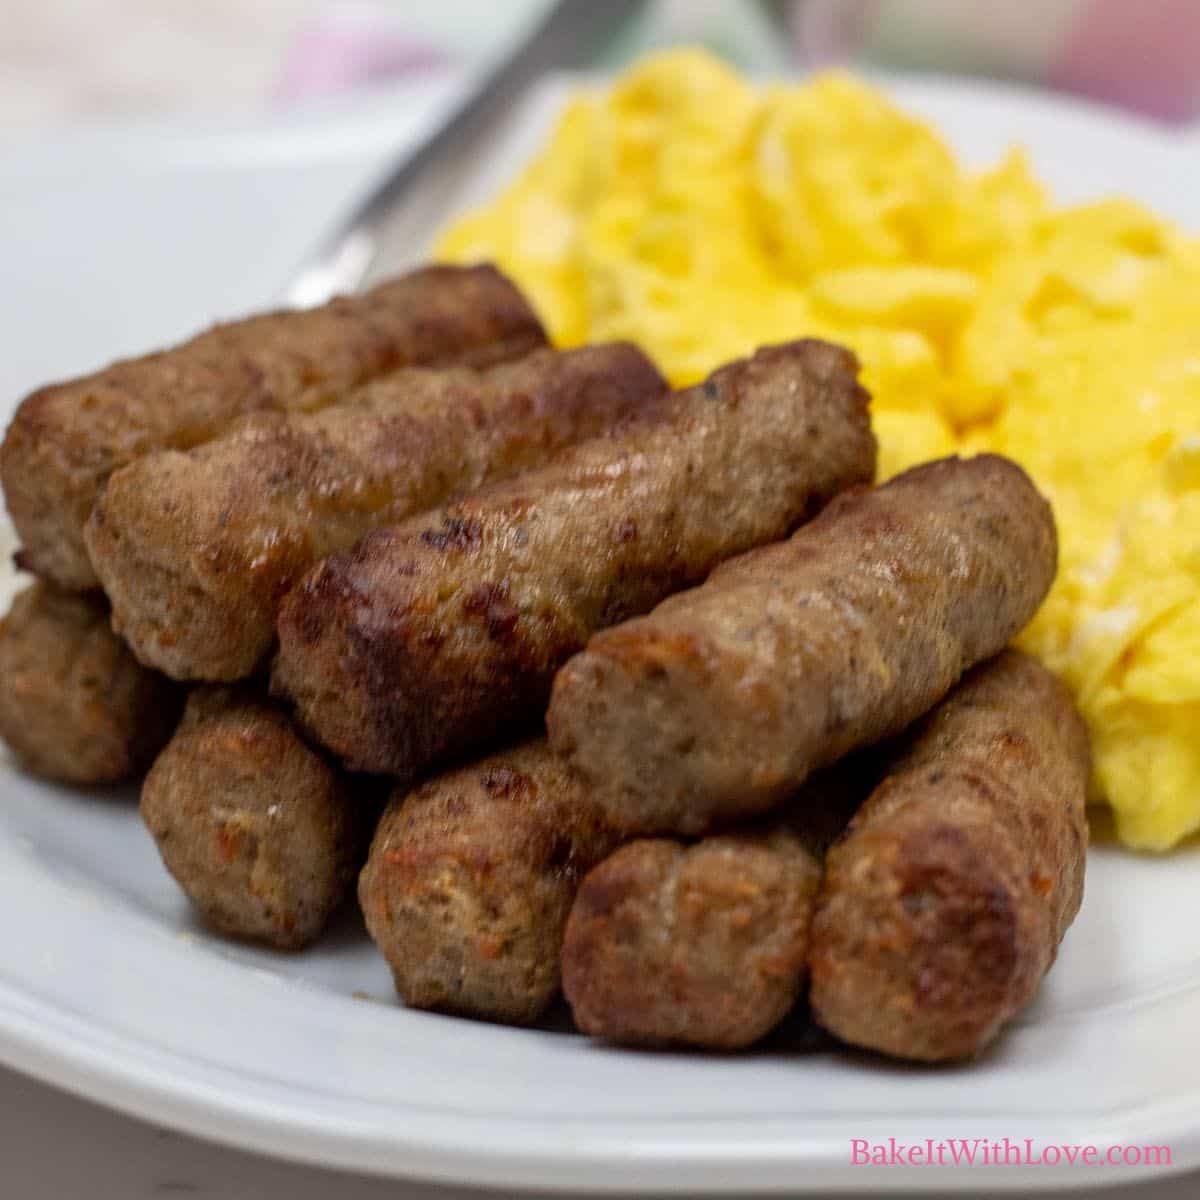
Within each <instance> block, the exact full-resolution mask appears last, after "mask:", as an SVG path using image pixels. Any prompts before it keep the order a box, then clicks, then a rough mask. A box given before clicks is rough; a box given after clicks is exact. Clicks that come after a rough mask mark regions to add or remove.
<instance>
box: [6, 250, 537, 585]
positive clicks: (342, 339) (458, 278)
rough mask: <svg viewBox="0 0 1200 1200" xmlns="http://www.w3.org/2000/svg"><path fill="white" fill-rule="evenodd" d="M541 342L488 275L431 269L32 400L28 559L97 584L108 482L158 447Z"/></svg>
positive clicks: (24, 432)
mask: <svg viewBox="0 0 1200 1200" xmlns="http://www.w3.org/2000/svg"><path fill="white" fill-rule="evenodd" d="M544 344H545V334H544V333H543V332H542V328H541V326H540V325H539V324H538V321H537V318H536V317H535V316H534V314H533V311H532V310H531V309H530V307H529V305H528V304H527V303H526V302H525V300H524V299H523V298H522V296H521V295H520V293H519V292H518V291H517V290H516V288H515V287H514V286H513V285H512V284H511V283H510V282H509V281H508V280H507V279H505V278H504V276H502V275H501V274H499V272H497V271H496V270H494V269H493V268H492V267H445V266H438V267H428V268H426V269H424V270H421V271H414V272H413V273H412V274H410V275H405V276H401V277H400V278H397V279H393V280H390V281H389V282H386V283H383V284H381V285H380V286H379V287H376V288H374V289H373V290H371V291H369V292H366V293H364V294H363V295H361V296H341V297H338V298H337V299H335V300H332V301H331V302H330V303H329V304H326V305H324V306H323V307H321V308H316V309H312V310H310V311H306V312H276V313H268V314H265V315H263V316H257V317H251V318H248V319H247V320H242V321H235V322H233V323H232V324H227V325H218V326H216V327H215V328H213V329H211V330H209V331H208V332H206V333H202V334H201V335H200V336H199V337H196V338H193V339H192V340H191V341H189V342H185V343H183V344H182V345H179V346H176V347H174V348H173V349H170V350H166V351H163V352H160V353H158V354H150V355H147V356H146V357H144V358H136V359H130V360H127V361H124V362H118V363H114V364H113V365H112V366H110V367H107V368H106V369H105V370H103V371H99V372H97V373H96V374H94V375H89V376H86V377H85V378H82V379H75V380H71V381H69V382H67V383H60V384H55V385H53V386H50V387H45V388H42V389H41V390H40V391H37V392H34V393H33V394H32V395H30V396H28V397H26V399H25V400H24V401H22V403H21V405H20V407H19V408H18V409H17V413H16V416H15V417H14V418H13V422H12V424H11V425H10V426H9V429H8V433H7V435H6V436H5V439H4V442H3V445H2V446H0V483H2V484H3V488H4V496H5V500H6V501H7V505H8V511H9V515H10V516H11V517H12V520H13V523H14V524H15V525H16V527H17V533H18V534H19V535H20V538H21V543H22V549H21V551H20V553H19V555H18V562H19V564H20V565H21V566H23V567H24V568H26V569H27V570H30V571H33V572H35V573H37V574H39V575H43V576H45V577H46V578H48V579H52V580H53V581H55V582H56V583H58V584H59V585H60V586H61V587H64V588H72V589H84V588H90V587H95V586H96V585H97V583H98V580H97V577H96V574H95V572H94V570H93V569H92V565H91V562H90V561H89V559H88V555H87V549H86V547H85V545H84V539H83V529H84V525H85V524H86V522H87V519H88V517H89V516H90V515H91V511H92V506H93V505H94V504H95V502H96V499H97V497H98V496H99V495H100V493H101V491H102V490H103V488H104V484H105V482H106V481H107V479H108V477H109V476H110V475H111V474H112V473H113V471H115V470H117V469H118V468H120V467H123V466H125V465H126V464H127V463H130V462H132V461H133V460H134V459H136V458H140V457H141V456H142V455H144V454H148V453H151V452H152V451H155V450H165V449H176V450H186V449H188V448H190V447H192V446H197V445H199V444H201V443H202V442H206V441H208V440H210V439H211V438H213V437H216V436H217V435H218V434H220V433H222V432H223V431H224V430H225V429H226V428H227V427H228V426H229V425H230V423H231V422H233V421H234V419H235V418H237V417H240V416H242V415H244V414H246V413H249V412H256V411H261V410H284V411H310V410H314V409H319V408H323V407H325V406H326V405H328V404H331V403H334V402H336V401H337V400H339V399H341V398H342V397H344V396H345V395H346V393H347V392H348V391H349V390H350V389H351V388H353V387H356V386H357V385H359V384H361V383H365V382H366V381H367V380H369V379H371V378H373V377H375V376H377V375H381V374H383V373H384V372H386V371H390V370H393V369H394V368H396V367H401V366H406V365H408V364H411V363H446V362H456V363H464V364H467V365H475V366H480V365H486V364H488V363H494V362H501V361H504V360H506V359H511V358H516V357H518V356H520V355H521V354H524V353H527V352H528V351H529V350H531V349H533V348H534V347H536V346H541V345H544Z"/></svg>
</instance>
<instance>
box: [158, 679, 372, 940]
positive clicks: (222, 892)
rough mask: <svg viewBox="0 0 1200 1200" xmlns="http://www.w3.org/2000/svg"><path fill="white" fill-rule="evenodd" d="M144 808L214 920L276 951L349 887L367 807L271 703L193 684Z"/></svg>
mask: <svg viewBox="0 0 1200 1200" xmlns="http://www.w3.org/2000/svg"><path fill="white" fill-rule="evenodd" d="M141 810H142V819H143V820H144V821H145V823H146V827H147V828H148V829H149V830H150V832H151V834H152V835H153V837H154V841H155V844H156V845H157V846H158V851H159V853H160V854H161V855H162V859H163V862H164V863H165V864H166V867H167V869H168V870H169V871H170V872H171V874H172V875H173V876H174V877H175V879H176V881H177V882H178V884H179V886H180V887H181V888H183V890H184V892H185V893H186V894H187V896H188V899H189V900H191V902H192V904H193V905H194V906H195V907H196V909H197V910H198V911H199V912H200V913H201V914H202V915H203V916H204V917H205V918H206V919H207V920H208V921H209V922H210V923H211V924H212V925H213V926H214V927H215V928H217V929H218V930H220V931H221V932H222V933H225V934H229V935H231V936H233V937H239V938H247V939H250V940H253V941H258V942H265V943H266V944H268V945H271V946H276V947H278V948H279V949H282V950H298V949H300V948H301V947H303V946H306V945H308V944H309V943H310V942H312V941H313V940H314V939H315V938H316V937H317V936H318V935H319V934H320V933H321V931H322V930H323V929H324V928H325V925H326V924H327V922H328V920H329V918H330V916H332V914H333V913H334V911H335V910H336V909H337V908H338V906H339V905H340V904H341V903H342V902H343V900H344V899H345V898H346V897H347V896H348V895H349V893H350V890H351V885H352V882H353V879H354V873H355V871H356V870H357V869H358V867H359V865H360V864H361V862H362V859H363V856H364V854H365V851H366V845H367V839H368V837H369V835H370V818H371V812H372V809H371V801H370V799H369V798H364V797H362V796H359V795H356V794H354V793H353V791H352V789H351V787H350V784H349V783H348V781H347V780H346V779H345V778H344V777H343V776H342V775H341V774H340V773H339V772H338V771H336V770H334V769H333V768H332V767H331V766H330V765H329V764H328V763H327V762H325V760H324V759H322V758H321V757H320V756H319V755H318V754H316V753H314V751H312V750H311V749H309V748H308V747H307V746H306V745H305V744H304V743H303V742H302V741H301V740H300V739H299V738H298V737H297V736H296V732H295V730H294V728H293V727H292V723H291V721H289V720H288V718H287V716H286V715H285V714H284V713H283V712H281V711H280V710H279V709H278V708H277V707H276V706H275V705H272V704H270V703H269V702H268V701H266V700H265V699H263V698H261V697H259V696H256V695H255V694H254V693H253V692H251V691H248V690H244V689H234V688H226V687H204V688H198V689H196V690H195V691H194V692H193V693H192V694H191V696H190V697H189V699H188V704H187V709H186V711H185V714H184V719H183V723H182V724H181V725H180V727H179V730H178V731H177V732H176V734H175V736H174V737H173V738H172V739H171V741H170V743H169V744H168V745H167V748H166V749H165V750H164V751H163V752H162V754H160V755H159V757H158V761H157V762H155V764H154V766H153V767H152V768H151V770H150V773H149V775H147V776H146V781H145V783H144V784H143V786H142V804H141Z"/></svg>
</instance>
